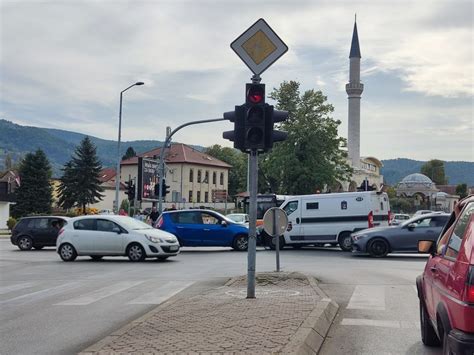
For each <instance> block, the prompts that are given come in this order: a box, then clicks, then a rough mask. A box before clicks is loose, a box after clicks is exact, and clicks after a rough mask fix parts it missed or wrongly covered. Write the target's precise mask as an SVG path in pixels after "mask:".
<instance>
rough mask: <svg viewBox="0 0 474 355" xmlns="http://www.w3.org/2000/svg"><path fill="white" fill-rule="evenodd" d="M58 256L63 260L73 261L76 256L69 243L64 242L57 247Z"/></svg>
mask: <svg viewBox="0 0 474 355" xmlns="http://www.w3.org/2000/svg"><path fill="white" fill-rule="evenodd" d="M59 256H61V259H63V261H74V260H76V258H77V252H76V249H74V247H73V246H72V245H71V244H68V243H66V244H62V245H61V246H60V247H59Z"/></svg>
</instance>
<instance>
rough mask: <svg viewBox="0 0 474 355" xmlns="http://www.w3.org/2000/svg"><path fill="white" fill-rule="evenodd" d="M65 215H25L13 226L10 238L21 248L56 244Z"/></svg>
mask: <svg viewBox="0 0 474 355" xmlns="http://www.w3.org/2000/svg"><path fill="white" fill-rule="evenodd" d="M67 219H68V218H67V217H56V216H34V217H25V218H22V219H20V220H19V221H18V223H17V224H16V225H15V227H13V230H12V235H11V237H10V240H11V242H12V244H13V245H16V246H18V248H20V249H21V250H30V249H31V248H35V249H41V248H43V247H54V246H56V239H57V238H58V233H59V230H60V229H61V228H62V227H63V226H64V225H65V224H66V223H67Z"/></svg>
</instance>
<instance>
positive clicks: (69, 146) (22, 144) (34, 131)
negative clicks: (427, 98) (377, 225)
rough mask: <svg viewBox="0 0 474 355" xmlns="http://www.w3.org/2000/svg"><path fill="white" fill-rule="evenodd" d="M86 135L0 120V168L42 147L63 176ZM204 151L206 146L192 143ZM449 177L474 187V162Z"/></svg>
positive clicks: (102, 145)
mask: <svg viewBox="0 0 474 355" xmlns="http://www.w3.org/2000/svg"><path fill="white" fill-rule="evenodd" d="M84 137H86V135H85V134H81V133H76V132H71V131H64V130H59V129H50V128H39V127H30V126H21V125H18V124H15V123H13V122H10V121H6V120H2V119H0V170H3V169H4V161H5V157H6V155H7V154H10V156H11V157H12V159H13V160H14V161H18V160H19V159H20V158H21V157H22V156H24V155H25V154H26V153H28V152H32V151H35V150H36V149H38V148H41V149H42V150H43V151H44V152H45V153H46V155H47V156H48V158H49V160H50V162H51V165H52V166H53V176H55V177H59V176H61V175H62V173H61V168H62V167H63V166H64V164H65V163H66V162H67V161H68V160H69V159H71V155H72V154H73V153H74V150H75V148H76V146H77V145H78V144H79V142H80V141H81V140H82V139H84ZM89 138H90V139H91V140H92V142H94V144H95V145H96V147H97V154H98V156H99V159H100V160H101V162H102V165H103V166H104V167H114V166H115V164H116V154H117V142H116V141H113V140H106V139H100V138H97V137H93V136H89ZM162 145H163V142H161V141H154V140H139V141H128V142H122V144H121V151H122V152H121V154H122V155H123V154H125V151H126V150H127V148H128V147H133V149H134V150H135V151H136V152H137V153H143V152H146V151H148V150H151V149H154V148H157V147H161V146H162ZM193 147H194V148H195V149H198V150H202V149H204V148H203V147H200V146H193ZM382 163H383V164H384V167H383V168H382V174H383V175H384V178H385V181H386V182H387V183H388V184H390V185H394V184H396V183H397V182H399V181H400V180H402V179H403V178H404V177H405V176H407V175H409V174H412V173H418V172H420V168H421V166H422V165H423V164H424V163H425V162H423V161H418V160H411V159H404V158H399V159H387V160H383V161H382ZM445 170H446V176H447V177H448V179H449V183H450V184H460V183H466V184H468V186H474V162H464V161H448V162H446V163H445Z"/></svg>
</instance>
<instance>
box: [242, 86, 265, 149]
mask: <svg viewBox="0 0 474 355" xmlns="http://www.w3.org/2000/svg"><path fill="white" fill-rule="evenodd" d="M245 93H246V95H245V108H246V111H245V116H244V127H245V136H244V149H245V151H251V150H260V151H262V150H265V126H266V125H265V111H266V106H265V84H247V85H246V90H245Z"/></svg>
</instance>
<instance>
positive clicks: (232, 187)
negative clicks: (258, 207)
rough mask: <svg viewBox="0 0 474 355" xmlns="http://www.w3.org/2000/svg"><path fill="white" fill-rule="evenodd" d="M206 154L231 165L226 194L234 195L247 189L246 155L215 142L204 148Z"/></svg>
mask: <svg viewBox="0 0 474 355" xmlns="http://www.w3.org/2000/svg"><path fill="white" fill-rule="evenodd" d="M205 152H206V154H209V155H210V156H212V157H214V158H216V159H219V160H222V161H223V162H225V163H227V164H229V165H232V168H230V170H229V186H228V189H229V191H228V194H229V195H230V196H234V195H236V194H238V193H239V192H242V191H246V190H247V155H246V154H244V153H241V152H239V151H238V150H235V149H233V148H229V147H221V146H220V145H218V144H215V145H213V146H211V147H208V148H207V149H206V150H205Z"/></svg>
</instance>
